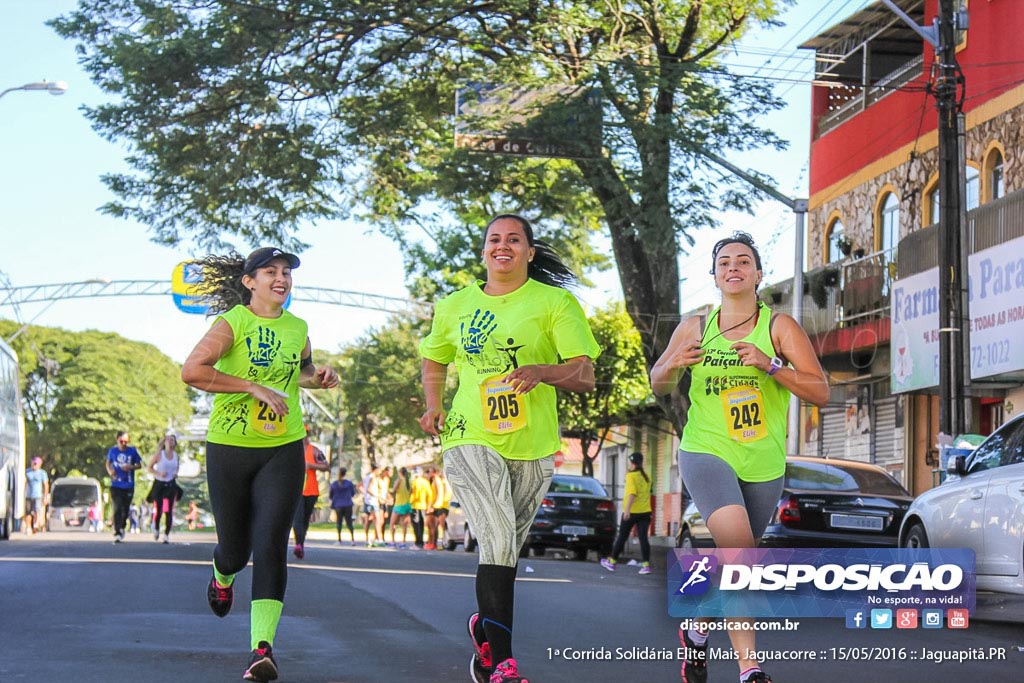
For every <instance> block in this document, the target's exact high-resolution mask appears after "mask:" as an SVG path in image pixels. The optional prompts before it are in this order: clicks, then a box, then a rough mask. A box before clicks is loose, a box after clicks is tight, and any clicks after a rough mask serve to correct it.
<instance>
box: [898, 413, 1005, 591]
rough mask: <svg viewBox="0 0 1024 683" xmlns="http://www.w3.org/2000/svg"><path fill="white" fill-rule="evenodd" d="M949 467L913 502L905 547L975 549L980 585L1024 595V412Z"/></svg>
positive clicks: (903, 537) (902, 541)
mask: <svg viewBox="0 0 1024 683" xmlns="http://www.w3.org/2000/svg"><path fill="white" fill-rule="evenodd" d="M946 472H947V476H946V480H945V481H944V482H943V483H942V484H940V485H939V486H937V487H935V488H934V489H932V490H930V491H925V492H924V493H922V494H921V495H920V496H918V497H917V498H916V499H915V500H914V502H913V503H911V505H910V509H909V510H907V514H906V515H905V516H904V517H903V525H902V526H901V527H900V547H902V548H928V547H935V548H970V549H971V550H973V551H974V553H975V557H976V565H975V567H976V572H977V586H978V588H981V589H985V590H993V591H1001V592H1006V593H1021V594H1024V415H1018V416H1017V417H1015V418H1013V419H1012V420H1010V421H1009V422H1007V423H1006V424H1004V425H1003V426H1002V427H1000V428H999V429H998V430H996V431H995V432H994V433H993V434H992V435H991V436H989V437H988V438H987V439H985V441H983V442H982V443H981V445H980V446H978V448H977V449H976V450H974V451H973V452H972V453H971V454H970V455H969V456H966V457H965V456H958V457H956V458H953V459H952V460H951V461H950V462H949V463H948V464H947V468H946Z"/></svg>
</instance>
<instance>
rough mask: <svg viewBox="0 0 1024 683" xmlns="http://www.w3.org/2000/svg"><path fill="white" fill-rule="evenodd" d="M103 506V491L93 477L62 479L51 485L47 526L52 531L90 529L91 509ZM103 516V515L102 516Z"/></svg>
mask: <svg viewBox="0 0 1024 683" xmlns="http://www.w3.org/2000/svg"><path fill="white" fill-rule="evenodd" d="M96 503H99V504H100V506H101V507H102V505H103V489H102V487H101V486H100V483H99V482H98V481H96V480H95V479H93V478H92V477H60V478H59V479H56V480H54V482H53V483H52V484H51V485H50V507H49V509H48V510H47V512H46V524H47V528H48V529H49V530H50V531H68V530H71V529H82V530H88V529H89V508H90V507H92V506H93V505H95V504H96ZM101 516H102V515H101Z"/></svg>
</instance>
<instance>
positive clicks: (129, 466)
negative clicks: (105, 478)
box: [105, 431, 142, 543]
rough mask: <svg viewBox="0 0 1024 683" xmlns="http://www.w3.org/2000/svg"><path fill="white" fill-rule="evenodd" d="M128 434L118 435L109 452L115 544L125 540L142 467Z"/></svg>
mask: <svg viewBox="0 0 1024 683" xmlns="http://www.w3.org/2000/svg"><path fill="white" fill-rule="evenodd" d="M130 442H131V436H130V435H129V434H128V432H125V431H121V432H118V433H117V445H116V446H112V447H111V448H110V450H109V451H107V460H106V463H105V464H106V467H107V474H109V475H110V501H111V503H112V504H113V506H114V543H120V542H121V541H123V540H124V534H125V523H126V522H127V521H128V515H129V514H130V511H131V510H130V509H131V505H132V498H133V497H134V496H135V470H137V469H140V468H141V467H142V456H140V455H139V452H138V451H137V450H135V447H134V446H129V445H128V444H129V443H130Z"/></svg>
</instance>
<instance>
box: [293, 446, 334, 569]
mask: <svg viewBox="0 0 1024 683" xmlns="http://www.w3.org/2000/svg"><path fill="white" fill-rule="evenodd" d="M302 445H303V447H304V448H305V449H306V484H305V486H304V487H303V488H302V498H300V499H299V504H298V506H297V507H296V508H295V519H294V520H292V531H293V532H294V533H295V547H294V548H293V549H292V553H293V554H294V555H295V557H297V558H299V559H300V560H301V559H302V558H303V557H305V556H306V548H305V545H306V532H307V531H309V519H310V517H312V516H313V508H314V507H316V501H317V499H318V498H319V497H320V482H318V481H317V480H316V473H317V472H327V471H328V470H330V469H331V465H330V463H328V462H327V456H325V455H324V452H323V451H321V450H320V449H319V448H317V447H316V446H314V445H313V444H312V443H311V442H310V440H309V427H306V437H305V438H304V439H303V440H302Z"/></svg>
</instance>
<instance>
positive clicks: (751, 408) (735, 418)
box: [722, 386, 768, 443]
mask: <svg viewBox="0 0 1024 683" xmlns="http://www.w3.org/2000/svg"><path fill="white" fill-rule="evenodd" d="M722 409H723V410H724V411H725V424H726V429H727V430H728V433H729V438H730V439H733V440H734V441H739V442H741V443H750V442H751V441H759V440H761V439H763V438H764V437H766V436H768V424H767V422H766V421H765V415H764V399H763V398H762V396H761V390H760V389H758V388H757V387H755V386H743V387H735V388H733V389H727V390H725V391H723V392H722Z"/></svg>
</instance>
